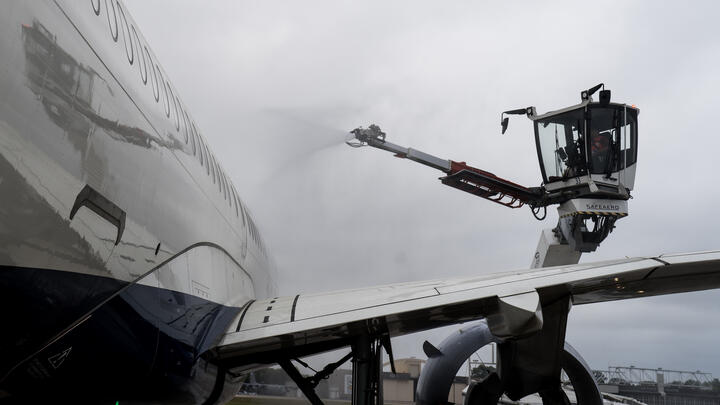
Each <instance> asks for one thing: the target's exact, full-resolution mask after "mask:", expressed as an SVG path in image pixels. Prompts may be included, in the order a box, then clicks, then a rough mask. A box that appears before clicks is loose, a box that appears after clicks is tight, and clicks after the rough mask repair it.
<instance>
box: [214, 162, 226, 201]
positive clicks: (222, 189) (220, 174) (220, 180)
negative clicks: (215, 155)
mask: <svg viewBox="0 0 720 405" xmlns="http://www.w3.org/2000/svg"><path fill="white" fill-rule="evenodd" d="M215 163H216V164H217V162H215ZM217 169H218V183H219V184H220V192H221V193H223V194H224V192H225V180H224V179H223V172H222V169H221V168H220V165H218V166H217Z"/></svg>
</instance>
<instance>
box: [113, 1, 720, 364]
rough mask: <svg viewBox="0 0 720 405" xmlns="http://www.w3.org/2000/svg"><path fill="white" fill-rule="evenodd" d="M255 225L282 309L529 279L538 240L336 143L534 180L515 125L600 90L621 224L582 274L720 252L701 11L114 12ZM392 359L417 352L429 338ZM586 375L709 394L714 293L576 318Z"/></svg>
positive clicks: (719, 28) (432, 336)
mask: <svg viewBox="0 0 720 405" xmlns="http://www.w3.org/2000/svg"><path fill="white" fill-rule="evenodd" d="M127 3H128V8H129V9H130V11H131V13H132V15H133V16H134V18H135V20H136V21H137V22H138V24H139V26H140V28H141V30H142V31H143V33H144V35H145V37H146V38H147V40H148V42H149V44H150V45H151V46H152V48H153V49H154V51H155V53H156V55H157V56H158V58H159V59H160V62H161V63H162V65H163V66H164V68H165V70H166V71H167V73H168V75H169V77H170V79H171V80H172V82H173V83H174V84H175V86H176V87H177V89H178V90H179V92H180V94H181V97H182V99H183V100H184V102H185V104H186V105H187V106H188V107H189V109H190V111H191V112H192V115H193V116H194V118H195V119H196V121H197V123H198V124H199V126H200V128H201V129H202V132H203V133H204V135H205V137H206V139H207V140H208V142H209V144H210V145H211V146H212V148H213V150H214V151H215V154H216V156H218V157H219V160H220V161H221V162H222V165H223V166H224V168H225V169H226V170H225V171H226V172H227V173H228V175H229V176H230V177H232V179H233V181H234V183H235V185H236V186H237V188H238V190H240V193H241V194H242V196H243V199H244V201H245V202H246V203H247V205H249V206H250V209H251V211H252V212H253V213H254V215H255V217H256V218H257V223H258V224H259V226H260V228H261V230H262V232H263V235H264V238H265V240H266V242H267V244H268V245H269V246H270V248H271V250H272V252H273V253H274V255H275V257H276V260H277V264H278V267H279V270H280V275H281V278H280V280H279V284H280V289H281V291H280V292H281V293H282V294H283V295H289V294H296V293H301V292H316V291H323V290H331V289H338V288H347V287H350V286H371V285H376V284H386V283H392V282H399V281H410V280H422V279H435V278H445V277H457V276H471V275H477V274H483V273H489V272H496V271H500V270H513V269H520V268H526V267H528V266H529V263H530V260H531V256H532V254H533V253H534V249H535V247H536V244H537V241H538V237H539V234H540V231H541V229H542V228H548V227H554V226H555V224H556V221H557V213H556V212H555V211H554V210H552V211H549V215H548V219H546V220H545V221H544V222H543V223H540V222H538V221H536V220H535V219H533V217H532V215H531V214H530V212H529V210H528V209H526V208H524V209H519V210H510V209H507V208H504V207H501V206H499V205H495V204H492V203H490V202H487V201H485V200H482V199H479V198H477V197H473V196H471V195H469V194H465V193H462V192H460V191H457V190H455V189H452V188H449V187H446V186H443V185H442V184H440V182H439V181H438V180H437V178H438V177H439V176H440V175H441V174H442V173H441V172H438V171H434V170H433V169H429V168H426V167H422V166H419V165H417V164H415V163H412V162H409V161H405V160H401V159H395V158H393V157H392V156H391V155H390V154H388V153H383V152H380V151H377V150H371V149H369V148H366V149H359V150H358V149H351V148H349V147H347V146H345V145H344V144H343V136H344V133H345V132H347V131H348V130H350V129H352V128H354V127H357V126H359V125H363V126H367V125H368V124H370V123H377V124H379V125H380V126H381V127H382V128H383V129H384V130H385V131H386V132H387V134H388V139H389V140H390V141H392V142H395V143H399V144H401V145H406V146H412V147H415V148H418V149H421V150H423V151H426V152H429V153H432V154H435V155H438V156H441V157H444V158H448V159H453V160H459V161H462V160H465V161H467V162H468V163H469V164H472V165H475V166H477V167H480V168H482V169H485V170H488V171H491V172H493V173H495V174H497V175H499V176H502V177H505V178H508V179H511V180H513V181H515V182H518V183H520V184H524V185H527V186H538V185H539V184H540V171H539V167H538V162H537V155H536V151H535V145H534V141H533V138H532V130H531V125H530V122H529V121H528V120H527V119H524V118H518V119H515V120H513V121H512V122H511V123H510V128H509V130H508V132H507V133H506V134H505V135H503V136H501V135H500V126H499V114H500V112H501V111H503V110H506V109H510V108H518V107H525V106H528V105H534V106H536V107H537V108H538V112H544V111H548V110H553V109H557V108H561V107H565V106H568V105H571V104H576V103H577V102H579V92H580V90H582V89H586V88H588V87H590V86H593V85H595V84H597V83H600V82H604V83H605V84H606V85H607V88H609V89H611V90H612V92H613V93H612V96H613V100H614V101H617V102H627V103H629V104H636V105H637V106H638V107H639V108H640V110H641V114H640V117H639V122H640V131H639V134H640V141H639V158H638V161H639V164H638V174H637V179H636V183H635V184H636V187H635V191H634V192H633V196H634V199H633V200H631V201H630V204H629V205H630V216H629V217H628V218H624V219H622V220H620V221H619V222H618V223H617V229H616V230H615V231H614V232H613V233H612V235H611V236H610V237H609V238H608V240H607V241H605V242H604V243H603V245H602V246H601V247H600V248H599V250H598V251H597V252H596V253H593V254H587V255H586V256H584V257H583V259H582V260H583V261H584V262H588V261H596V260H602V259H609V258H617V257H623V256H649V255H657V254H661V253H671V252H684V251H699V250H712V249H719V248H720V238H719V237H718V232H717V231H718V225H719V224H720V219H719V218H718V214H717V204H718V200H719V199H720V198H719V196H720V191H719V190H718V180H717V173H718V169H717V166H718V164H719V162H718V161H719V157H720V136H719V135H720V134H719V131H718V130H717V126H718V120H717V116H718V113H717V111H716V109H717V108H718V107H720V99H719V96H718V90H720V74H718V66H720V25H718V24H717V15H718V13H719V12H720V7H719V5H718V3H716V2H709V1H708V2H693V3H691V4H692V5H688V3H685V2H675V3H674V4H669V2H655V1H646V2H627V1H622V2H621V1H617V2H577V1H568V2H555V3H553V4H551V5H548V4H546V3H545V2H531V1H528V2H513V3H512V4H508V3H507V2H418V1H405V2H400V1H397V2H385V1H375V2H348V1H326V2H296V1H287V2H279V1H239V0H234V1H227V2H220V1H213V2H205V1H204V2H199V1H198V2H196V3H190V2H184V1H183V2H180V1H166V2H147V1H138V0H132V1H127ZM447 333H448V331H447V330H445V331H440V332H435V333H429V334H423V335H414V336H410V337H405V338H400V339H397V340H396V341H395V350H396V353H397V356H398V357H402V356H409V355H416V356H422V351H421V349H420V345H421V343H422V341H423V340H424V339H425V338H429V340H431V341H432V342H435V343H439V342H440V341H441V340H442V339H443V338H444V335H446V334H447ZM567 339H568V341H569V342H571V343H572V344H573V345H574V346H575V347H576V348H577V349H578V350H579V351H580V352H581V353H582V354H583V355H584V356H585V358H586V359H587V360H588V361H589V363H590V365H591V366H592V367H593V368H607V366H608V365H631V364H633V365H635V366H638V367H650V368H655V367H663V368H666V369H681V370H697V369H699V370H703V371H710V372H713V373H714V375H715V376H720V350H719V349H718V347H717V342H718V341H720V292H719V291H709V292H700V293H693V294H682V295H674V296H667V297H658V298H644V299H638V300H634V301H623V302H615V303H607V304H595V305H589V306H580V307H575V308H573V310H572V311H571V314H570V321H569V325H568V332H567Z"/></svg>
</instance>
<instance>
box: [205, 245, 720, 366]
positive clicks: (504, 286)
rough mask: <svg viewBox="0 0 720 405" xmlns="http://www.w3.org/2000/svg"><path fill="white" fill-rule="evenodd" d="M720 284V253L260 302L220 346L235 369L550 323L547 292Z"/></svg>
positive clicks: (586, 295)
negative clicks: (408, 337) (415, 337)
mask: <svg viewBox="0 0 720 405" xmlns="http://www.w3.org/2000/svg"><path fill="white" fill-rule="evenodd" d="M719 287H720V251H713V252H702V253H688V254H677V255H664V256H658V257H650V258H627V259H621V260H613V261H605V262H598V263H587V264H577V265H571V266H558V267H548V268H541V269H532V270H522V271H514V272H505V273H496V274H490V275H483V276H478V277H470V278H458V279H448V280H436V281H425V282H411V283H400V284H390V285H384V286H379V287H370V288H359V289H350V290H343V291H335V292H329V293H320V294H300V295H295V296H287V297H276V298H271V299H265V300H258V301H251V302H249V303H248V304H246V305H245V307H244V308H243V310H242V311H241V312H240V314H239V315H238V317H237V319H236V320H235V322H233V324H232V326H231V330H229V331H228V332H227V333H226V334H225V335H224V337H223V338H222V340H221V341H220V342H219V344H218V345H217V346H216V347H215V348H214V349H213V351H212V354H213V355H214V356H217V360H219V361H221V362H223V363H224V364H226V365H227V366H229V367H233V366H242V365H243V364H250V363H256V364H257V363H264V364H268V363H270V362H275V361H278V360H280V359H283V358H284V359H288V358H293V357H296V356H304V355H309V354H314V353H319V352H323V351H327V350H331V349H334V348H339V347H343V346H347V345H349V344H350V343H351V342H352V339H353V338H355V337H356V336H358V335H359V334H361V333H370V334H375V335H389V336H391V337H394V336H399V335H403V334H408V333H413V332H418V331H421V330H426V329H431V328H435V327H439V326H445V325H449V324H456V323H461V322H466V321H471V320H476V319H480V318H485V319H487V321H488V325H489V326H490V329H491V331H492V332H493V334H494V335H495V336H497V337H499V338H509V337H518V336H523V335H526V334H528V333H532V332H534V331H537V330H539V329H540V328H541V327H542V312H541V311H540V307H541V303H542V301H543V300H544V299H548V298H551V297H557V296H560V295H567V294H569V295H570V297H571V300H572V303H573V304H574V305H580V304H588V303H594V302H603V301H611V300H621V299H628V298H639V297H645V296H654V295H663V294H672V293H680V292H689V291H699V290H706V289H712V288H719Z"/></svg>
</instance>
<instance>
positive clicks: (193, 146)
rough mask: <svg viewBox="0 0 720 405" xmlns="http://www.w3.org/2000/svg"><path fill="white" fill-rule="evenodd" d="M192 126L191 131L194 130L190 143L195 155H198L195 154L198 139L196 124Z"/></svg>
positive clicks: (191, 132) (191, 133)
mask: <svg viewBox="0 0 720 405" xmlns="http://www.w3.org/2000/svg"><path fill="white" fill-rule="evenodd" d="M190 124H191V127H190V129H192V131H190V143H191V144H192V151H193V155H196V153H195V140H196V139H197V129H196V128H195V123H194V122H191V123H190Z"/></svg>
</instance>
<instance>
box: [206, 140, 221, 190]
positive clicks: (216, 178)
mask: <svg viewBox="0 0 720 405" xmlns="http://www.w3.org/2000/svg"><path fill="white" fill-rule="evenodd" d="M208 153H209V154H210V161H212V165H213V170H214V171H215V177H213V181H215V180H217V181H216V183H217V185H218V192H222V184H221V182H220V172H219V171H218V168H217V161H216V160H215V156H214V155H213V154H212V152H210V150H209V149H208Z"/></svg>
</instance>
